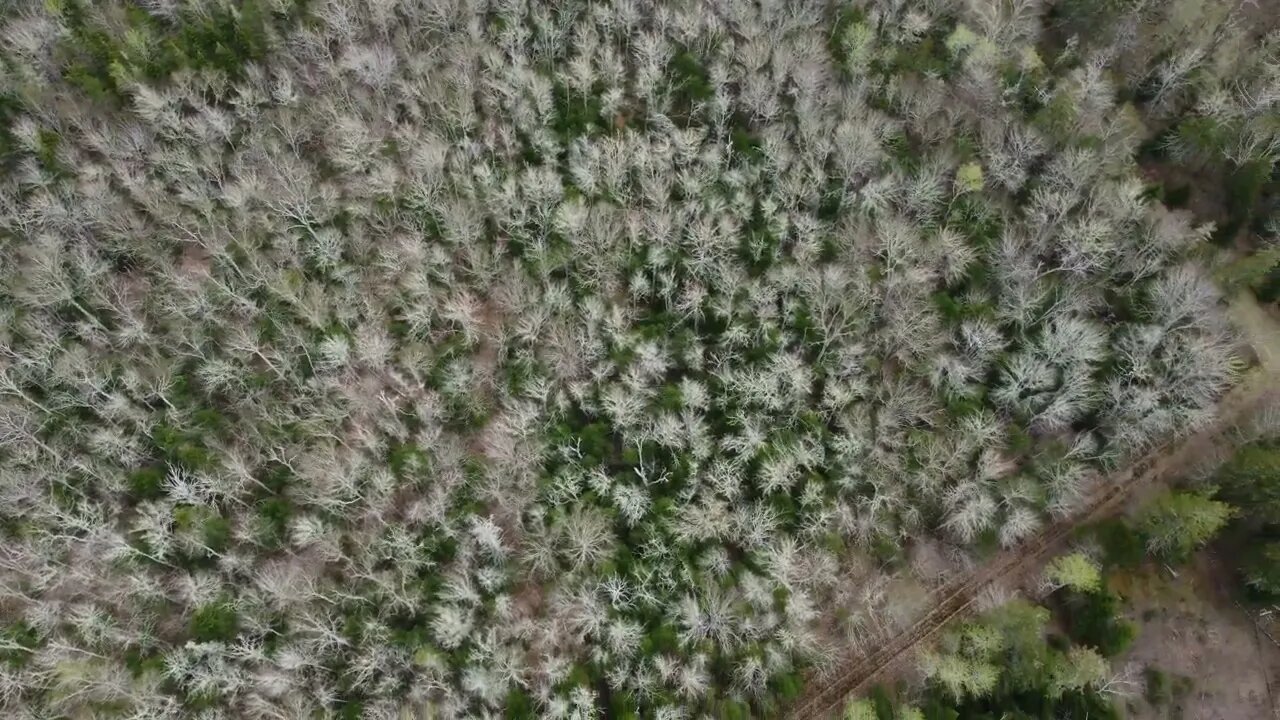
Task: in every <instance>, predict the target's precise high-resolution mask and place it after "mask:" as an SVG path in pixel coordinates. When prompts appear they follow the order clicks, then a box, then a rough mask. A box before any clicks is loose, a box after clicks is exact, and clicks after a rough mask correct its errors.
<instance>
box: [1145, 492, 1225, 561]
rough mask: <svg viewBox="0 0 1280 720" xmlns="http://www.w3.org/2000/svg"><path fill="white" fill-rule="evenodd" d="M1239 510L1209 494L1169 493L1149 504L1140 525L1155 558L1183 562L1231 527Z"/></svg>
mask: <svg viewBox="0 0 1280 720" xmlns="http://www.w3.org/2000/svg"><path fill="white" fill-rule="evenodd" d="M1235 514H1236V510H1235V509H1234V508H1233V507H1231V506H1230V505H1228V504H1227V503H1224V502H1220V501H1218V500H1213V499H1211V498H1210V497H1209V493H1202V492H1176V491H1175V492H1168V493H1165V494H1163V495H1161V496H1160V497H1158V498H1156V499H1155V500H1152V501H1151V502H1149V503H1148V504H1147V505H1146V506H1145V507H1144V508H1143V510H1142V516H1141V517H1140V518H1139V525H1140V527H1141V528H1142V531H1143V533H1144V535H1145V536H1146V538H1147V549H1148V550H1149V551H1151V552H1152V553H1153V554H1156V555H1159V556H1161V557H1164V558H1167V559H1169V560H1172V561H1175V562H1182V561H1184V560H1186V559H1187V558H1188V557H1190V555H1191V553H1192V552H1194V551H1195V550H1197V549H1199V548H1200V547H1201V546H1203V545H1204V544H1205V543H1207V542H1209V540H1211V539H1213V537H1214V536H1215V535H1216V534H1217V533H1218V531H1219V530H1221V529H1222V528H1223V526H1225V525H1226V524H1227V521H1228V520H1230V519H1231V517H1232V516H1233V515H1235Z"/></svg>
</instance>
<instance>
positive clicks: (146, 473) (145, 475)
mask: <svg viewBox="0 0 1280 720" xmlns="http://www.w3.org/2000/svg"><path fill="white" fill-rule="evenodd" d="M164 478H165V472H164V469H163V468H160V467H157V466H151V467H145V468H142V469H141V470H138V471H135V472H134V473H133V474H131V475H129V479H128V485H129V498H130V499H131V500H133V501H134V502H140V501H143V500H155V499H158V498H159V497H161V496H162V495H164Z"/></svg>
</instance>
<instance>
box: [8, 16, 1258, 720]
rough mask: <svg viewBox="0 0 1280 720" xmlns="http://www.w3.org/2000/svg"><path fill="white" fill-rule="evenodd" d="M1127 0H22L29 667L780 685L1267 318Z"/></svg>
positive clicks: (238, 709)
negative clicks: (1217, 247)
mask: <svg viewBox="0 0 1280 720" xmlns="http://www.w3.org/2000/svg"><path fill="white" fill-rule="evenodd" d="M1082 4H1084V3H1076V2H1072V3H1065V2H1064V3H1060V4H1058V5H1050V6H1043V5H1041V4H1039V3H1035V2H1024V1H1019V2H1000V3H987V2H977V1H975V2H971V3H966V2H959V1H957V2H946V1H942V0H937V1H926V2H915V3H901V2H890V1H888V0H884V1H880V0H874V1H871V0H869V1H866V2H852V3H843V2H841V3H835V4H831V5H829V4H827V3H825V2H823V3H812V2H798V3H797V2H762V3H753V2H706V3H670V4H654V3H650V2H634V1H632V0H606V1H601V2H580V1H577V0H574V1H570V2H562V3H554V4H553V3H540V2H526V1H525V0H497V1H494V2H471V1H470V0H402V1H400V2H397V1H395V0H377V1H371V2H353V1H351V0H305V1H304V0H296V1H293V0H243V1H238V2H230V1H229V0H166V1H161V2H141V1H137V2H135V1H132V0H108V1H104V2H89V1H88V0H49V1H48V2H46V3H44V4H43V5H42V6H37V5H35V4H25V3H17V4H13V5H12V6H9V5H6V6H5V7H6V8H7V9H6V10H5V13H6V14H5V15H4V17H3V21H2V27H0V167H2V168H3V172H2V174H0V532H2V533H3V539H2V540H0V622H2V623H3V628H0V660H2V662H0V709H2V710H3V714H4V715H5V716H6V717H22V718H37V717H38V718H53V717H58V718H62V717H65V718H73V717H76V718H79V717H127V718H138V719H142V718H177V717H204V718H224V717H225V718H232V717H236V718H239V717H247V718H308V717H338V718H393V717H401V713H412V714H415V716H418V715H422V716H430V717H498V716H505V717H511V718H525V717H549V718H570V717H574V718H585V717H597V716H600V715H602V714H604V713H606V712H607V713H610V715H609V716H611V717H617V718H626V717H645V718H651V717H652V718H663V719H674V718H683V717H707V716H710V717H748V716H755V717H761V716H777V715H778V714H780V713H781V712H782V707H783V706H784V705H785V703H786V702H787V701H789V700H791V699H793V698H795V697H796V696H797V695H798V694H799V693H800V692H801V691H802V683H803V678H804V673H805V671H806V670H807V669H808V668H810V667H815V666H816V667H819V668H821V667H824V666H826V665H829V664H830V663H831V662H833V661H834V660H835V659H836V658H837V657H839V656H840V655H841V654H842V653H843V652H844V651H845V650H846V649H847V648H849V647H859V646H863V647H865V646H868V645H871V644H874V643H876V642H878V639H879V638H881V637H883V636H884V634H885V633H887V632H890V631H891V630H892V629H893V628H894V627H896V626H897V625H898V624H900V623H902V622H904V621H905V620H906V619H907V618H906V617H905V616H904V614H903V609H902V607H901V606H900V602H899V598H897V597H895V596H894V595H893V593H891V592H890V591H889V588H890V587H891V581H892V579H893V578H894V577H895V576H897V575H899V574H901V573H905V572H912V571H914V569H915V568H916V566H917V565H918V563H916V562H915V561H916V560H918V557H919V554H920V553H921V552H923V551H925V550H928V551H932V552H934V553H936V554H937V555H939V556H940V557H943V558H945V559H946V560H947V562H953V563H954V562H961V561H964V560H965V559H971V558H973V557H977V556H980V555H981V554H982V553H984V552H987V551H989V550H991V549H993V548H996V547H1000V546H1005V547H1009V546H1014V545H1016V544H1017V543H1018V542H1019V541H1021V540H1023V539H1025V538H1027V537H1029V536H1031V535H1032V534H1034V533H1035V532H1036V531H1037V529H1039V528H1040V527H1042V526H1043V525H1044V524H1045V523H1047V522H1049V521H1050V520H1051V519H1052V518H1053V517H1054V516H1055V515H1056V514H1061V513H1064V512H1067V511H1069V510H1070V509H1072V508H1074V507H1077V506H1078V504H1079V503H1080V502H1081V501H1082V500H1083V498H1085V497H1086V495H1087V494H1088V492H1089V490H1090V488H1091V483H1092V482H1093V481H1094V479H1095V477H1096V476H1097V475H1098V474H1099V473H1102V472H1106V471H1108V470H1110V469H1112V468H1115V467H1117V466H1119V465H1120V464H1123V463H1124V462H1126V461H1127V460H1129V459H1131V458H1133V457H1135V456H1136V455H1138V454H1139V453H1141V452H1143V451H1145V450H1148V449H1150V448H1152V447H1154V446H1155V445H1157V444H1158V443H1161V442H1164V441H1166V440H1169V439H1171V438H1173V437H1176V436H1178V435H1179V434H1182V433H1185V432H1188V431H1190V430H1192V429H1194V428H1196V427H1198V426H1201V425H1202V424H1204V423H1206V422H1208V421H1210V420H1211V419H1212V417H1213V408H1214V402H1215V400H1216V399H1217V398H1218V397H1219V396H1220V394H1221V393H1222V392H1223V391H1224V390H1225V389H1226V388H1227V387H1228V386H1229V385H1230V384H1231V382H1232V381H1233V379H1234V377H1235V375H1236V374H1237V372H1238V371H1239V369H1240V366H1241V362H1240V361H1239V360H1238V359H1237V358H1236V357H1235V344H1234V340H1233V337H1232V334H1231V332H1230V330H1229V328H1228V326H1227V324H1226V322H1225V320H1224V317H1223V314H1222V312H1221V308H1220V306H1221V302H1220V297H1219V292H1218V290H1217V289H1216V287H1215V286H1214V285H1213V283H1212V282H1210V280H1209V279H1208V277H1207V273H1206V271H1205V270H1203V269H1202V265H1203V264H1202V263H1201V262H1200V259H1201V253H1202V252H1203V251H1204V248H1205V246H1206V242H1207V241H1208V240H1210V239H1211V238H1212V237H1213V233H1214V228H1213V225H1212V224H1210V223H1208V222H1206V221H1205V219H1204V218H1200V219H1197V218H1196V217H1194V216H1193V215H1191V214H1189V213H1187V212H1183V211H1177V210H1171V209H1169V208H1167V207H1166V206H1165V205H1163V204H1161V203H1160V202H1159V201H1158V198H1157V196H1158V195H1159V193H1158V192H1154V191H1153V189H1152V187H1151V186H1150V184H1148V183H1147V182H1146V181H1145V180H1144V179H1143V177H1142V176H1141V175H1140V173H1139V169H1138V167H1137V165H1136V163H1135V157H1137V156H1138V155H1139V154H1140V153H1142V152H1147V150H1146V149H1144V148H1145V147H1146V146H1145V145H1144V143H1148V142H1149V141H1150V139H1151V138H1152V137H1153V130H1152V127H1148V125H1147V124H1144V117H1146V118H1148V120H1147V121H1145V122H1152V121H1150V119H1149V118H1150V117H1154V116H1153V115H1144V114H1142V113H1140V112H1139V111H1138V110H1137V109H1136V106H1135V105H1134V104H1133V103H1134V102H1139V103H1146V104H1147V105H1148V106H1152V107H1154V106H1155V104H1156V103H1165V104H1164V105H1160V107H1162V108H1165V107H1167V108H1168V112H1167V113H1166V114H1167V115H1168V116H1169V117H1171V118H1175V119H1177V120H1176V122H1174V121H1172V120H1170V121H1167V122H1166V121H1163V120H1162V121H1161V123H1162V125H1161V126H1160V128H1158V129H1159V133H1160V134H1159V137H1161V138H1166V139H1167V141H1163V142H1164V144H1163V145H1161V147H1162V148H1165V149H1164V150H1161V152H1170V153H1182V154H1185V155H1188V156H1189V155H1190V154H1193V153H1218V155H1215V156H1214V158H1215V160H1214V161H1215V162H1218V161H1219V160H1217V159H1216V158H1218V157H1220V156H1222V155H1223V154H1224V153H1226V154H1227V156H1228V157H1230V158H1231V162H1233V163H1236V165H1239V166H1240V168H1243V169H1242V170H1240V172H1241V173H1245V174H1248V173H1253V175H1248V177H1246V178H1244V179H1242V180H1241V181H1240V182H1242V183H1245V182H1253V181H1252V180H1249V179H1248V178H1254V180H1258V178H1263V176H1264V175H1265V172H1264V171H1263V168H1270V167H1273V165H1270V164H1268V163H1272V164H1273V163H1274V159H1275V156H1276V155H1277V151H1278V150H1280V143H1278V142H1277V140H1276V135H1275V131H1276V128H1275V127H1274V124H1268V123H1271V121H1272V120H1274V117H1275V116H1274V115H1273V114H1271V113H1274V111H1275V105H1276V102H1277V98H1278V97H1280V93H1277V92H1276V88H1277V86H1278V83H1277V77H1280V74H1278V72H1277V69H1276V68H1277V64H1276V56H1275V44H1276V43H1275V38H1274V37H1272V38H1266V39H1265V42H1266V43H1270V44H1264V45H1263V46H1262V49H1261V50H1257V51H1251V52H1253V54H1251V55H1249V56H1248V57H1250V58H1253V62H1254V63H1255V64H1254V65H1251V66H1249V67H1250V68H1253V69H1254V72H1252V74H1251V75H1247V76H1246V74H1245V73H1246V72H1247V68H1246V69H1240V70H1239V72H1240V73H1241V75H1240V76H1239V77H1241V78H1243V77H1249V78H1250V79H1249V80H1248V82H1249V83H1254V84H1253V85H1246V84H1237V85H1229V84H1228V81H1231V82H1235V81H1236V80H1237V76H1235V75H1231V74H1230V73H1231V72H1235V71H1236V69H1237V68H1236V67H1235V66H1232V68H1227V67H1218V66H1217V65H1214V64H1212V63H1209V62H1203V63H1200V64H1199V65H1196V64H1194V63H1193V64H1192V65H1191V66H1190V67H1188V63H1187V62H1184V61H1181V60H1178V59H1177V58H1170V59H1168V60H1167V61H1162V62H1165V63H1166V64H1169V65H1170V68H1171V69H1168V70H1167V71H1166V70H1164V69H1161V70H1158V71H1153V73H1154V74H1152V75H1151V76H1150V78H1148V79H1143V80H1141V82H1139V81H1138V80H1134V79H1133V78H1135V77H1140V78H1146V77H1147V76H1145V75H1141V74H1140V73H1139V74H1138V75H1134V74H1133V72H1136V71H1133V68H1134V67H1153V65H1151V64H1149V63H1148V59H1149V58H1148V57H1147V55H1141V54H1140V53H1138V51H1137V50H1135V49H1134V48H1136V47H1138V46H1137V45H1133V44H1132V43H1131V44H1129V45H1126V44H1125V43H1126V42H1130V41H1132V40H1133V38H1132V37H1130V36H1127V35H1124V34H1123V33H1120V34H1118V35H1117V36H1116V37H1114V38H1108V37H1102V36H1090V37H1088V38H1087V39H1086V40H1085V41H1084V42H1080V41H1079V39H1077V40H1073V41H1070V42H1066V41H1063V40H1062V38H1059V37H1057V34H1060V33H1062V32H1070V28H1071V27H1072V23H1078V22H1081V21H1080V20H1079V17H1084V15H1079V17H1077V16H1076V15H1072V16H1070V17H1066V19H1064V17H1065V16H1062V15H1061V13H1063V12H1068V11H1070V12H1076V13H1077V14H1079V13H1083V12H1084V11H1083V10H1080V9H1079V8H1077V7H1076V6H1077V5H1082ZM1104 5H1105V6H1106V8H1107V11H1108V12H1114V13H1117V14H1118V16H1123V17H1129V16H1128V15H1124V13H1128V12H1133V13H1137V12H1139V11H1141V12H1145V13H1148V14H1150V13H1157V12H1158V11H1157V10H1155V9H1153V8H1151V7H1147V6H1146V5H1142V4H1135V3H1129V2H1121V3H1104ZM1131 5H1132V6H1133V7H1129V6H1131ZM1138 5H1142V7H1138ZM1072 8H1075V10H1072ZM1090 12H1093V11H1090ZM1159 12H1163V11H1159ZM1090 17H1094V16H1092V15H1091V16H1090ZM1135 17H1136V16H1135ZM1144 17H1145V16H1144ZM1073 18H1074V19H1073ZM1046 28H1053V30H1052V32H1050V30H1047V29H1046ZM1222 32H1223V33H1224V34H1223V36H1222V37H1223V38H1234V40H1233V41H1235V42H1239V43H1244V42H1245V38H1246V35H1245V34H1244V31H1242V30H1239V29H1236V30H1230V31H1228V30H1223V31H1222ZM1229 32H1235V33H1236V35H1230V34H1229ZM1219 39H1221V38H1219ZM1175 40H1176V36H1175V35H1170V36H1169V37H1168V38H1166V39H1165V40H1163V41H1162V42H1166V44H1168V45H1172V43H1174V42H1175ZM1223 42H1225V40H1223ZM1258 42H1260V43H1262V42H1263V41H1262V40H1259V41H1258ZM1108 43H1109V44H1108ZM1157 44H1158V43H1157ZM1142 47H1143V48H1145V45H1143V46H1142ZM1161 52H1163V51H1161ZM1126 53H1127V54H1126ZM1135 53H1138V55H1141V56H1140V57H1139V56H1136V55H1135ZM1149 55H1150V56H1151V57H1164V56H1163V55H1160V54H1159V53H1156V52H1152V53H1149ZM1200 59H1202V58H1200ZM1200 59H1197V62H1199V60H1200ZM1152 62H1154V61H1152ZM1109 67H1115V68H1124V69H1125V70H1124V72H1120V71H1117V72H1116V73H1112V72H1109V71H1108V68H1109ZM1159 67H1160V68H1164V67H1165V65H1160V66H1159ZM1241 67H1244V66H1241ZM1192 71H1195V72H1196V73H1198V75H1194V77H1193V73H1192ZM1126 73H1129V74H1126ZM1179 73H1181V74H1179ZM1268 73H1269V74H1268ZM1241 82H1243V81H1241ZM1267 83H1271V84H1270V85H1267ZM1133 86H1137V87H1139V88H1140V89H1141V92H1142V93H1145V94H1146V95H1144V96H1142V97H1138V96H1137V95H1136V94H1134V93H1133V92H1132V91H1131V87H1133ZM1222 87H1231V88H1234V89H1235V90H1238V92H1237V93H1236V94H1235V95H1231V94H1230V93H1228V94H1226V95H1221V94H1220V95H1213V96H1212V98H1211V99H1212V100H1213V101H1214V102H1213V103H1209V101H1208V100H1206V99H1203V98H1201V99H1200V100H1198V101H1195V102H1198V104H1194V108H1195V112H1194V113H1192V114H1191V115H1187V114H1186V111H1185V108H1186V107H1188V106H1190V105H1191V104H1193V100H1194V99H1195V98H1196V97H1197V95H1196V94H1195V93H1200V92H1202V91H1203V93H1204V95H1205V96H1206V97H1207V96H1208V92H1209V91H1208V90H1207V89H1211V88H1222ZM1264 91H1265V92H1264ZM1267 93H1270V94H1267ZM1144 107H1146V106H1144ZM1178 118H1180V119H1178ZM1197 122H1199V123H1200V124H1196V123H1197ZM1165 125H1167V129H1166V128H1164V126H1165ZM1268 133H1271V134H1268ZM1268 143H1269V144H1268ZM1255 171H1256V172H1255ZM1242 177H1243V176H1242ZM1267 182H1269V180H1268V181H1267ZM1265 184H1266V183H1265V182H1263V181H1262V180H1258V181H1257V182H1254V184H1253V185H1251V186H1249V187H1250V188H1252V187H1254V186H1257V187H1258V188H1264V186H1265ZM1264 189H1265V188H1264ZM1245 191H1248V192H1253V190H1250V189H1249V188H1245V189H1244V190H1242V192H1245ZM1255 194H1256V195H1258V197H1262V194H1263V190H1262V189H1259V190H1258V192H1257V193H1255ZM1248 198H1253V196H1252V195H1250V196H1248ZM1248 198H1246V200H1248ZM1253 200H1255V201H1256V200H1257V198H1253ZM1242 202H1244V201H1242ZM1251 202H1252V201H1251ZM1259 202H1260V201H1259ZM1258 206H1259V204H1258V202H1252V204H1249V206H1248V207H1249V209H1248V211H1247V213H1245V215H1244V216H1242V219H1241V225H1240V227H1245V226H1250V227H1252V226H1253V225H1252V224H1257V222H1256V220H1257V219H1256V218H1255V215H1256V214H1257V213H1258V212H1260V211H1258V210H1257V207H1258ZM1241 212H1245V211H1243V210H1242V211H1241ZM1028 612H1030V611H1028ZM1027 622H1028V623H1030V625H1034V626H1035V627H1036V628H1040V627H1041V626H1042V625H1043V622H1044V619H1043V618H1041V617H1040V616H1038V615H1037V616H1036V617H1032V618H1030V619H1029V620H1027ZM1037 623H1038V624H1037ZM1011 632H1012V630H1011ZM1019 632H1021V631H1019ZM956 642H957V643H960V645H958V646H957V647H958V648H959V649H958V651H959V652H968V650H965V648H966V647H969V646H968V645H965V643H966V642H968V641H967V640H965V639H963V638H961V639H959V640H957V641H956ZM1018 642H1020V641H1017V640H1016V638H1014V639H1012V640H1009V642H1008V643H1004V644H1000V643H995V644H991V643H988V644H987V645H984V646H983V648H981V653H983V654H982V658H983V661H984V662H993V660H992V658H994V657H995V654H998V653H999V652H1003V651H1004V650H1003V648H1016V647H1019V645H1018V644H1017V643H1018ZM1009 643H1012V644H1009ZM975 652H977V651H975ZM1037 652H1040V651H1039V650H1038V651H1037ZM1044 652H1050V651H1049V650H1044ZM1075 652H1077V651H1076V650H1064V651H1058V650H1053V651H1052V653H1056V654H1052V657H1053V658H1054V662H1055V663H1057V664H1056V665H1055V666H1054V667H1055V668H1058V669H1057V670H1053V671H1052V672H1050V673H1049V675H1046V676H1044V677H1041V678H1038V679H1037V680H1036V682H1037V683H1041V684H1043V683H1044V682H1048V683H1050V684H1052V685H1053V687H1061V688H1079V687H1083V686H1084V685H1085V684H1087V682H1088V681H1089V678H1087V677H1084V676H1081V677H1074V676H1073V677H1072V678H1066V679H1064V677H1059V676H1058V675H1055V674H1054V673H1058V672H1059V671H1061V673H1067V672H1069V669H1070V668H1069V665H1070V663H1069V662H1067V661H1071V662H1074V661H1075V660H1080V659H1081V658H1083V655H1081V656H1080V657H1075V656H1074V655H1072V654H1071V653H1075ZM1064 653H1065V655H1064ZM1060 656H1061V657H1060ZM1063 658H1066V660H1064V659H1063ZM1087 659H1088V660H1089V661H1090V663H1093V664H1091V665H1089V666H1088V667H1093V666H1094V665H1095V664H1096V663H1095V662H1094V659H1093V657H1092V656H1091V657H1090V658H1087ZM1086 670H1088V668H1085V670H1077V671H1076V672H1085V671H1086ZM1037 687H1039V686H1037Z"/></svg>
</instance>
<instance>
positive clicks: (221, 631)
mask: <svg viewBox="0 0 1280 720" xmlns="http://www.w3.org/2000/svg"><path fill="white" fill-rule="evenodd" d="M238 629H239V618H238V617H237V616H236V611H235V608H233V607H231V605H230V604H228V603H226V602H218V603H213V604H210V605H205V606H203V607H199V608H196V611H195V613H194V614H193V615H192V616H191V637H192V638H193V639H194V640H195V641H196V642H231V641H232V640H234V639H235V637H236V633H237V631H238Z"/></svg>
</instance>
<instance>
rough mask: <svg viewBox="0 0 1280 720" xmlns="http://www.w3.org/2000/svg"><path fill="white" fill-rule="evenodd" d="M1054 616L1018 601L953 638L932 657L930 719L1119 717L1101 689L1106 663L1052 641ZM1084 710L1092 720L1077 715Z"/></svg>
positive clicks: (926, 664) (927, 665)
mask: <svg viewBox="0 0 1280 720" xmlns="http://www.w3.org/2000/svg"><path fill="white" fill-rule="evenodd" d="M1049 617H1050V613H1049V611H1048V610H1047V609H1045V608H1042V607H1037V606H1034V605H1031V604H1029V603H1025V602H1022V601H1015V602H1012V603H1009V604H1007V605H1004V606H1002V607H1000V608H999V609H997V610H994V611H991V612H990V613H988V614H986V615H984V616H983V617H981V618H979V619H978V620H976V621H973V622H969V623H966V624H964V625H962V626H961V627H959V628H955V629H953V630H951V631H949V632H948V634H947V635H945V636H944V637H943V639H942V640H941V642H940V653H937V654H930V655H926V656H925V658H924V661H923V669H924V671H925V674H926V676H927V677H929V679H930V681H931V687H930V690H929V692H928V693H927V694H926V701H925V703H924V706H923V716H924V717H925V718H939V719H947V720H957V719H958V718H984V719H986V718H991V719H992V720H995V719H996V718H1007V717H1086V716H1087V717H1101V718H1118V717H1119V714H1118V711H1117V710H1116V709H1115V708H1114V707H1113V706H1112V704H1111V702H1110V701H1109V700H1107V699H1106V698H1105V697H1103V696H1102V695H1100V694H1099V692H1098V689H1099V688H1100V687H1101V685H1102V683H1103V682H1104V680H1105V678H1106V675H1107V674H1108V672H1109V668H1108V667H1107V663H1106V660H1104V659H1103V658H1102V657H1100V656H1099V655H1098V654H1097V653H1096V652H1094V650H1093V649H1090V648H1087V647H1079V646H1073V647H1066V648H1063V647H1062V646H1061V645H1060V644H1057V643H1054V642H1052V638H1050V637H1049V636H1048V635H1047V634H1046V626H1047V623H1048V621H1049ZM1077 711H1081V712H1084V713H1086V715H1076V714H1074V713H1075V712H1077Z"/></svg>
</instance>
